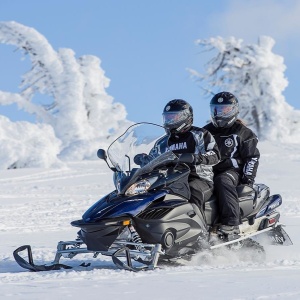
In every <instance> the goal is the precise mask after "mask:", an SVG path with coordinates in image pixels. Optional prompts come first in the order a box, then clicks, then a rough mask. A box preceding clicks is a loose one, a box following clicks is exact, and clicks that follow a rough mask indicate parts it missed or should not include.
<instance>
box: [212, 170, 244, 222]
mask: <svg viewBox="0 0 300 300" xmlns="http://www.w3.org/2000/svg"><path fill="white" fill-rule="evenodd" d="M239 182H240V175H239V174H238V173H237V172H235V171H234V170H228V171H225V172H222V173H219V174H217V175H215V178H214V188H215V195H216V197H217V201H218V206H219V216H220V222H221V224H222V225H239V224H241V222H240V208H239V202H238V194H237V191H236V187H237V185H238V184H239Z"/></svg>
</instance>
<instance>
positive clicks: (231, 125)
mask: <svg viewBox="0 0 300 300" xmlns="http://www.w3.org/2000/svg"><path fill="white" fill-rule="evenodd" d="M210 112H211V123H209V124H207V125H206V126H204V128H205V129H206V130H208V131H209V132H210V133H211V134H212V135H213V136H214V138H215V140H216V142H217V144H218V148H219V151H220V153H221V161H220V162H219V163H218V164H217V165H215V166H214V167H213V170H214V173H215V177H214V186H215V194H216V196H217V200H218V206H219V215H220V223H221V226H220V227H219V231H220V232H221V233H224V234H226V235H229V234H233V235H234V234H238V233H239V224H241V220H240V209H239V203H238V195H237V190H236V187H237V185H239V184H241V183H242V184H247V185H249V186H251V187H252V186H253V183H254V179H255V176H256V172H257V167H258V163H259V157H260V154H259V151H258V149H257V143H258V139H257V137H256V135H255V134H254V133H253V132H252V131H251V130H250V129H249V128H248V127H246V126H245V125H244V124H243V123H242V121H241V120H239V119H237V116H238V113H239V104H238V99H237V98H236V97H235V96H234V95H233V94H231V93H228V92H221V93H218V94H216V95H215V96H214V97H213V98H212V99H211V101H210Z"/></svg>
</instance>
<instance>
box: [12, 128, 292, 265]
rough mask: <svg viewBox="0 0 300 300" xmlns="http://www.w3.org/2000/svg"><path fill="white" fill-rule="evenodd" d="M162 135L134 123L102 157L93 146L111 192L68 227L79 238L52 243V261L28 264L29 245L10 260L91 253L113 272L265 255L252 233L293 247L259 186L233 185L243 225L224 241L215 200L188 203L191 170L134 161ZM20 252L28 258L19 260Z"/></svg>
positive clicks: (164, 159) (172, 162)
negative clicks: (195, 258) (229, 252)
mask: <svg viewBox="0 0 300 300" xmlns="http://www.w3.org/2000/svg"><path fill="white" fill-rule="evenodd" d="M164 135H165V131H164V128H163V127H161V126H159V125H155V124H151V123H138V124H135V125H132V126H130V127H129V128H128V129H127V131H126V132H125V133H124V134H123V135H121V136H120V137H119V138H118V139H116V140H115V141H114V142H113V143H112V144H111V145H110V146H109V148H108V150H107V152H106V151H104V150H103V149H99V150H98V157H99V158H101V159H104V160H105V161H106V163H107V165H108V166H109V167H110V169H111V170H112V171H113V172H114V176H113V178H114V184H115V188H116V189H115V190H114V191H112V192H111V193H109V194H108V195H106V196H104V197H103V198H102V199H100V200H99V201H98V202H96V203H95V204H94V205H93V206H92V207H90V208H89V209H88V210H87V211H86V212H85V213H84V214H83V216H82V219H81V220H76V221H73V222H71V224H72V226H75V227H78V228H79V229H80V230H79V232H78V237H77V239H76V240H74V241H66V242H59V243H58V246H57V252H56V256H55V259H54V261H53V262H52V263H50V264H46V265H35V264H34V262H33V258H32V252H31V247H30V246H29V245H25V246H21V247H19V248H18V249H16V250H15V251H14V257H15V260H16V261H17V263H18V264H19V265H20V266H21V267H23V268H26V269H29V270H32V271H46V270H54V269H60V268H70V267H69V266H67V265H64V264H60V258H61V257H65V258H73V257H74V256H75V255H77V254H80V253H93V254H94V257H95V258H96V257H97V256H98V255H99V254H102V255H107V256H111V257H112V260H113V262H114V263H115V265H116V266H118V267H119V268H123V269H126V270H130V271H137V270H141V269H143V270H145V269H154V268H155V267H157V265H159V263H160V262H161V261H163V260H174V259H178V258H183V257H188V256H191V255H192V254H195V253H197V252H199V251H203V250H205V251H209V250H213V249H216V248H219V247H224V246H226V247H232V248H234V249H235V250H236V249H237V248H241V247H245V246H246V247H256V249H257V251H258V252H260V253H264V250H263V247H262V246H261V245H260V244H258V243H257V242H256V241H254V240H252V239H251V238H252V237H253V236H256V235H265V236H267V237H268V238H269V239H270V241H271V242H272V243H273V244H276V245H290V244H292V242H291V240H290V238H289V237H288V235H287V234H286V232H285V231H284V229H283V228H282V225H281V224H280V223H279V218H280V214H279V212H277V211H276V208H277V207H278V206H280V205H281V204H282V198H281V196H280V195H270V190H269V188H268V187H267V186H266V185H264V184H255V185H254V187H253V188H251V187H249V186H247V185H240V186H238V187H237V190H238V195H239V203H240V213H241V217H242V222H243V223H242V224H241V225H240V226H239V229H240V234H239V235H237V236H234V239H230V238H229V237H228V236H226V235H224V234H222V233H220V232H218V231H217V228H218V225H219V224H218V208H217V202H216V199H215V197H214V196H212V197H211V199H209V201H207V202H206V203H205V215H202V213H201V211H200V209H199V208H198V207H197V206H196V205H195V204H193V203H190V202H189V201H188V199H189V196H190V190H189V185H188V176H189V173H190V168H189V167H188V165H186V164H184V163H180V162H179V160H178V157H177V156H176V155H175V154H174V153H173V152H172V151H169V152H165V153H164V154H162V155H160V156H158V157H155V158H153V157H152V159H151V160H149V161H146V162H145V163H144V165H143V164H141V163H140V162H138V164H137V163H136V162H137V159H135V158H137V157H139V156H138V155H140V154H141V153H147V154H148V153H149V152H150V150H151V149H152V147H153V146H154V144H155V142H156V141H157V140H158V139H159V138H161V137H162V136H164ZM107 157H108V158H109V160H110V163H111V164H109V162H108V159H107ZM111 165H112V166H111ZM141 165H142V167H141ZM24 250H25V251H26V250H27V253H28V259H27V260H26V259H24V258H23V257H22V256H20V252H23V251H24Z"/></svg>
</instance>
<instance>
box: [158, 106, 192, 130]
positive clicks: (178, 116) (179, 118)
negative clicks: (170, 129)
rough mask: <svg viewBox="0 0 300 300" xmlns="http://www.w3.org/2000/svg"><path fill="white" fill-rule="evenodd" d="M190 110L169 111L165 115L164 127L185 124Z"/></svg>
mask: <svg viewBox="0 0 300 300" xmlns="http://www.w3.org/2000/svg"><path fill="white" fill-rule="evenodd" d="M189 114H190V113H189V110H188V109H185V110H181V111H176V112H174V111H168V112H164V113H163V124H164V126H169V125H175V124H180V123H182V122H184V121H185V120H186V119H187V118H188V117H189Z"/></svg>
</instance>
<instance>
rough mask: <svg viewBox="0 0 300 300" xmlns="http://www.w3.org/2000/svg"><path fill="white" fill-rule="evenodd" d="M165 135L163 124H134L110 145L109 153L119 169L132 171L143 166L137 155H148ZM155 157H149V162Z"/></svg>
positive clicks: (114, 164)
mask: <svg viewBox="0 0 300 300" xmlns="http://www.w3.org/2000/svg"><path fill="white" fill-rule="evenodd" d="M165 135H166V133H165V130H164V128H163V127H162V126H159V125H156V124H152V123H137V124H134V125H132V126H130V127H129V128H128V129H127V130H126V131H125V133H123V134H122V135H121V136H120V137H118V138H117V139H116V140H115V141H114V142H113V143H112V144H111V145H110V146H109V147H108V150H107V155H108V157H109V159H110V161H111V163H112V164H113V166H114V167H115V168H116V169H117V170H118V171H120V172H131V171H132V169H134V168H140V167H141V165H140V164H137V162H138V161H137V160H136V159H135V158H136V156H137V155H139V154H144V156H145V157H146V156H147V157H148V155H149V153H150V151H151V149H152V148H153V147H154V145H155V143H156V141H157V140H159V139H160V138H162V137H163V136H165ZM153 158H154V157H148V162H150V161H151V160H152V159H153ZM144 165H145V163H144Z"/></svg>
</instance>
